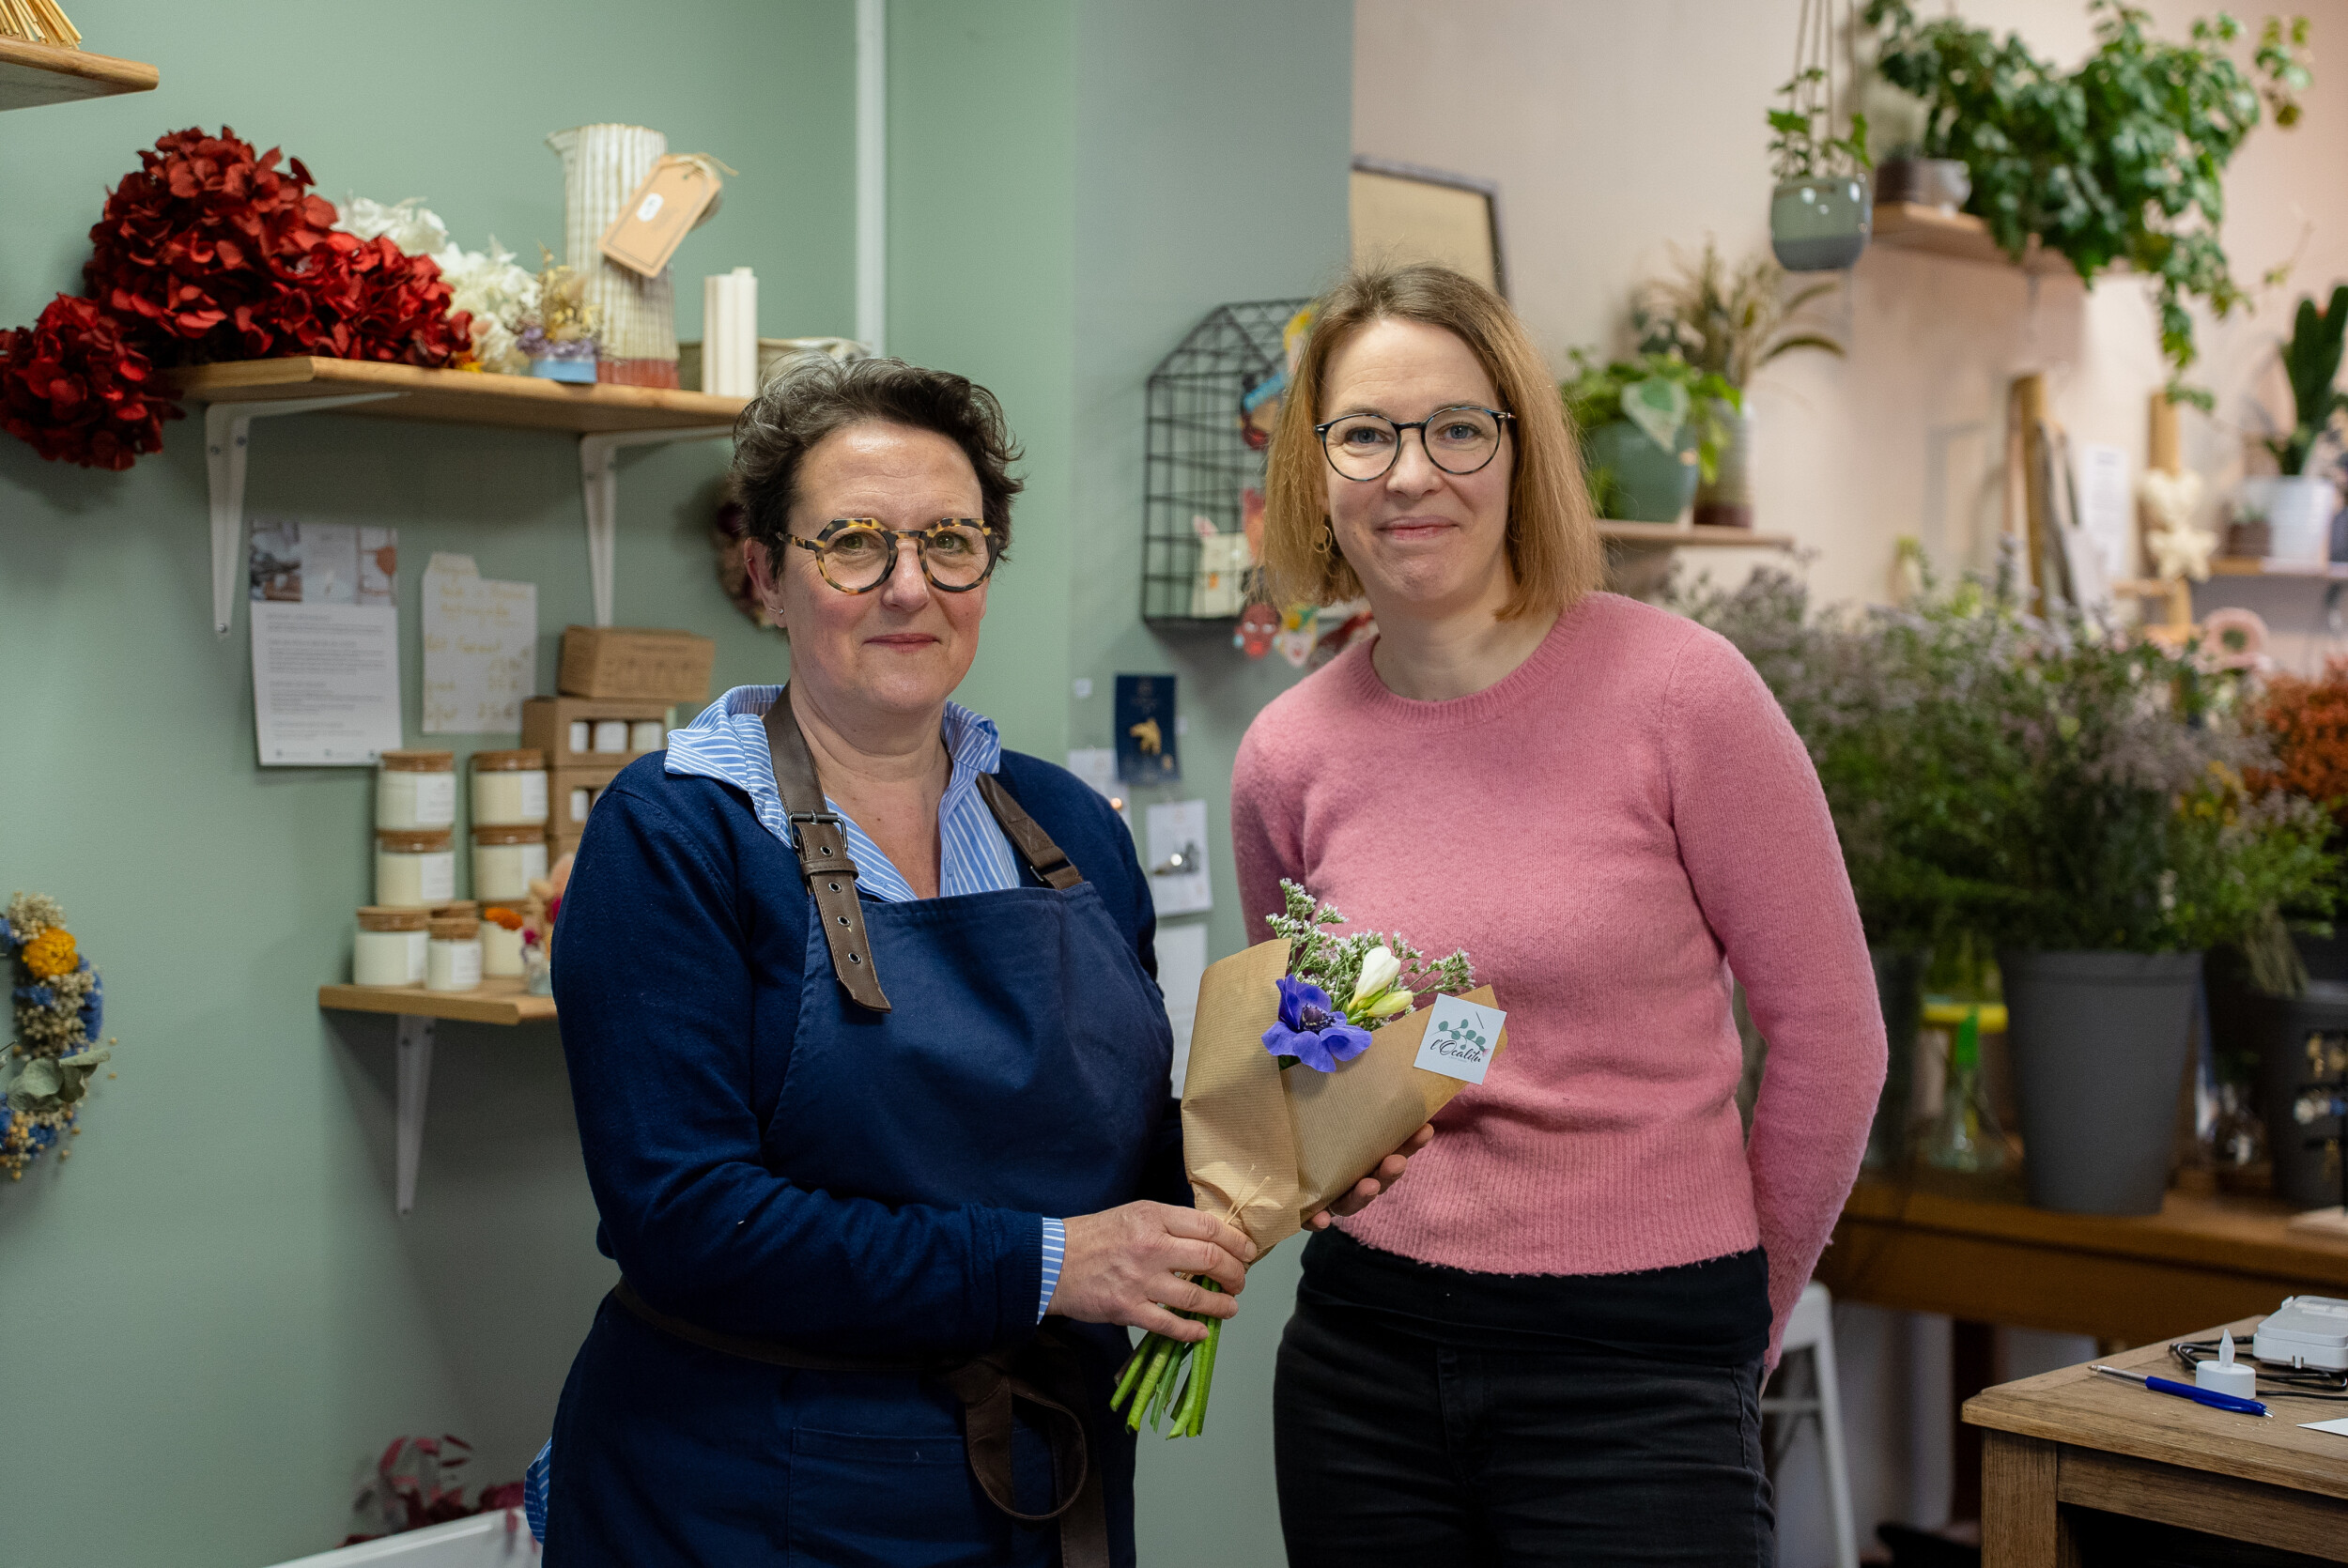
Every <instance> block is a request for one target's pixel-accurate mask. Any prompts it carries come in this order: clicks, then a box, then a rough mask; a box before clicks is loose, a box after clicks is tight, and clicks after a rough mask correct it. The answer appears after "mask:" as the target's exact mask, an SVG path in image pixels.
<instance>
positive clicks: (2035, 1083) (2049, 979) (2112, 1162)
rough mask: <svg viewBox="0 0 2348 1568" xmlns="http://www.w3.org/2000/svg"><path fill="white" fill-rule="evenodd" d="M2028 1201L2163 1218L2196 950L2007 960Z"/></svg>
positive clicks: (2025, 955)
mask: <svg viewBox="0 0 2348 1568" xmlns="http://www.w3.org/2000/svg"><path fill="white" fill-rule="evenodd" d="M1998 967H1999V969H2000V971H2001V972H2002V973H2003V975H2004V977H2005V1003H2006V1009H2007V1013H2008V1016H2009V1018H2010V1020H2011V1023H2010V1028H2009V1033H2008V1035H2007V1041H2008V1043H2009V1045H2010V1046H2011V1047H2012V1049H2013V1052H2014V1078H2015V1088H2016V1097H2017V1098H2018V1099H2020V1100H2021V1110H2022V1145H2023V1146H2022V1153H2023V1159H2024V1163H2025V1169H2026V1171H2027V1174H2028V1176H2029V1179H2030V1201H2031V1203H2033V1204H2036V1205H2037V1206H2038V1207H2041V1208H2054V1209H2062V1210H2063V1211H2065V1212H2067V1213H2072V1214H2156V1213H2158V1212H2159V1211H2160V1203H2161V1195H2162V1194H2163V1193H2164V1192H2166V1191H2168V1188H2169V1164H2170V1149H2171V1146H2172V1145H2173V1143H2174V1141H2175V1128H2176V1115H2177V1086H2178V1084H2180V1083H2182V1082H2183V1081H2184V1076H2185V1059H2186V1045H2187V1044H2188V1042H2189V1039H2190V1035H2191V1025H2192V1017H2193V992H2194V988H2195V987H2196V986H2197V985H2199V984H2200V983H2201V954H2199V953H2037V952H2022V951H2007V952H2001V953H2000V954H1999V955H1998Z"/></svg>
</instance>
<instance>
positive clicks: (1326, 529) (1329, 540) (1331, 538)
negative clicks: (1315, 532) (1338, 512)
mask: <svg viewBox="0 0 2348 1568" xmlns="http://www.w3.org/2000/svg"><path fill="white" fill-rule="evenodd" d="M1336 542H1337V526H1336V524H1335V523H1333V522H1331V521H1330V520H1329V519H1328V518H1326V517H1323V518H1321V534H1320V536H1319V537H1318V538H1316V539H1315V540H1314V541H1313V554H1315V555H1327V554H1328V553H1329V551H1330V548H1331V546H1335V545H1336Z"/></svg>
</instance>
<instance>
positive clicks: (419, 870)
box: [375, 827, 456, 909]
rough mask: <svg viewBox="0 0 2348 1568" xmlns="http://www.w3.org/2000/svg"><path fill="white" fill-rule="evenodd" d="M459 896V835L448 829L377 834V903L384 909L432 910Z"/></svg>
mask: <svg viewBox="0 0 2348 1568" xmlns="http://www.w3.org/2000/svg"><path fill="white" fill-rule="evenodd" d="M455 897H456V835H455V834H453V833H451V832H450V831H449V830H448V829H447V828H444V827H442V828H418V829H415V830H413V831H403V830H399V829H394V828H382V829H378V831H377V833H376V835H375V901H376V903H377V905H378V906H379V907H381V908H385V909H430V908H431V907H432V906H433V905H434V904H439V903H446V902H447V901H448V900H449V899H453V898H455Z"/></svg>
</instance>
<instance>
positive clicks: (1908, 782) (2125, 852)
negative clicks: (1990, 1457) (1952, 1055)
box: [1706, 561, 2339, 1213]
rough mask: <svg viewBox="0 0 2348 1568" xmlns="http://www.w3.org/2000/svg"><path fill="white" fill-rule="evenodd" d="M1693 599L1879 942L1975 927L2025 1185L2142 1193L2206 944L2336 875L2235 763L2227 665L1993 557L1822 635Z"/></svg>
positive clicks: (2224, 942)
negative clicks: (2047, 604)
mask: <svg viewBox="0 0 2348 1568" xmlns="http://www.w3.org/2000/svg"><path fill="white" fill-rule="evenodd" d="M1745 593H1746V599H1747V601H1748V604H1750V603H1751V602H1752V601H1753V598H1754V595H1753V592H1752V591H1751V590H1750V589H1749V590H1747V591H1745ZM1706 618H1707V620H1709V621H1711V622H1712V623H1714V624H1715V625H1717V626H1719V627H1720V629H1722V631H1723V632H1724V633H1726V634H1727V635H1729V636H1731V638H1732V640H1736V641H1738V645H1739V646H1740V647H1742V648H1744V649H1746V651H1747V655H1748V657H1751V658H1753V663H1754V666H1755V668H1756V669H1759V670H1760V671H1761V672H1762V675H1763V678H1764V679H1765V680H1767V681H1768V682H1769V684H1770V686H1771V689H1772V690H1773V691H1776V692H1777V693H1778V696H1779V700H1780V701H1781V702H1782V703H1784V706H1785V710H1786V714H1787V716H1788V717H1789V719H1791V721H1792V722H1793V724H1794V727H1795V729H1796V731H1797V732H1798V733H1800V735H1801V736H1802V738H1803V740H1804V742H1805V743H1806V744H1807V745H1808V746H1809V748H1810V751H1811V755H1812V757H1813V760H1814V761H1815V763H1816V765H1817V768H1818V776H1819V781H1820V783H1821V784H1822V785H1823V786H1824V787H1825V790H1826V793H1827V799H1828V804H1829V806H1830V807H1831V809H1832V810H1833V812H1834V818H1835V824H1836V827H1837V829H1838V830H1839V832H1840V833H1841V836H1842V839H1843V845H1844V853H1845V856H1846V864H1847V866H1848V868H1849V869H1850V874H1851V884H1852V889H1853V891H1854V893H1855V894H1856V895H1857V896H1858V899H1859V902H1860V911H1861V918H1862V919H1863V920H1865V921H1866V923H1867V929H1868V935H1869V940H1870V942H1871V943H1872V944H1874V945H1876V946H1877V949H1878V953H1879V954H1880V953H1883V952H1887V951H1889V952H1896V951H1899V950H1901V949H1903V948H1905V949H1907V950H1910V951H1912V950H1914V949H1916V948H1918V947H1921V946H1923V945H1939V944H1942V943H1948V942H1952V941H1953V940H1954V938H1956V937H1957V936H1958V935H1960V934H1963V933H1974V934H1976V935H1978V936H1979V937H1981V938H1983V939H1985V940H1987V941H1988V942H1990V943H1992V944H1994V945H1995V947H1996V949H1997V952H1998V967H1999V971H2000V979H2001V981H2002V986H2003V993H2004V997H2005V1002H2006V1006H2007V1007H2008V1010H2009V1014H2010V1018H2011V1025H2010V1034H2009V1037H2008V1038H2009V1043H2010V1047H2011V1050H2012V1053H2013V1057H2014V1064H2015V1070H2016V1089H2017V1093H2018V1098H2019V1100H2020V1110H2021V1118H2022V1130H2023V1134H2024V1142H2025V1156H2026V1163H2027V1170H2028V1177H2029V1182H2030V1191H2031V1201H2032V1202H2034V1203H2037V1204H2039V1205H2041V1206H2042V1207H2048V1208H2058V1209H2066V1210H2072V1211H2078V1212H2089V1213H2145V1212H2151V1211H2154V1210H2156V1209H2157V1208H2158V1207H2160V1202H2161V1194H2162V1192H2163V1191H2164V1189H2165V1188H2166V1186H2167V1178H2168V1174H2169V1153H2170V1144H2171V1130H2172V1124H2173V1116H2174V1110H2175V1104H2176V1096H2177V1088H2178V1084H2179V1083H2180V1081H2181V1079H2182V1075H2183V1073H2184V1069H2185V1064H2186V1045H2187V1041H2188V1038H2189V1034H2190V1029H2189V1023H2190V1020H2191V1017H2192V1012H2193V998H2194V995H2195V988H2196V986H2197V984H2198V982H2199V980H2200V976H2201V957H2202V954H2203V952H2204V951H2206V950H2207V949H2209V948H2211V947H2213V946H2227V947H2231V948H2234V949H2247V950H2248V951H2251V952H2252V953H2254V954H2263V955H2267V956H2266V957H2264V958H2262V960H2261V961H2262V962H2271V961H2273V959H2272V955H2273V954H2274V952H2275V949H2276V946H2277V945H2278V943H2280V944H2282V945H2284V946H2285V947H2286V948H2287V946H2288V938H2287V935H2286V934H2285V932H2284V930H2283V926H2282V919H2281V912H2282V911H2284V910H2292V911H2297V912H2303V913H2313V914H2316V915H2322V914H2324V913H2327V912H2328V910H2329V908H2330V904H2331V900H2332V898H2333V889H2334V887H2335V885H2336V881H2337V876H2338V868H2339V861H2338V859H2337V858H2336V857H2335V856H2334V855H2332V854H2331V853H2330V852H2329V850H2328V849H2327V847H2326V842H2327V839H2328V837H2329V835H2330V832H2331V824H2330V823H2329V822H2328V821H2326V820H2325V817H2324V814H2323V812H2322V811H2321V810H2320V809H2319V808H2317V807H2315V806H2314V805H2313V804H2312V803H2311V802H2309V801H2307V800H2305V799H2300V798H2294V797H2289V796H2287V795H2285V794H2282V793H2280V792H2271V791H2270V792H2265V793H2263V794H2262V793H2259V792H2255V791H2253V790H2251V789H2249V788H2248V787H2246V785H2245V783H2244V777H2245V776H2244V774H2243V773H2242V772H2241V771H2240V770H2242V769H2243V768H2245V767H2248V766H2254V765H2256V764H2257V763H2258V762H2260V761H2262V760H2263V759H2266V758H2268V757H2270V756H2271V752H2270V751H2269V749H2268V748H2267V746H2266V745H2265V743H2264V742H2263V739H2262V738H2261V736H2260V735H2259V734H2257V733H2256V732H2255V730H2254V727H2253V726H2252V724H2251V723H2250V722H2249V721H2248V717H2247V715H2246V712H2245V709H2244V705H2243V704H2242V702H2241V701H2240V690H2239V680H2240V678H2239V677H2238V676H2236V675H2233V674H2231V673H2223V672H2217V671H2214V670H2213V669H2205V668H2204V663H2205V661H2204V659H2203V656H2202V653H2201V650H2200V649H2198V648H2196V647H2188V648H2186V650H2184V651H2182V652H2177V653H2171V652H2168V651H2165V650H2163V649H2162V648H2160V647H2158V646H2157V645H2155V644H2152V643H2148V642H2124V641H2121V640H2119V639H2116V638H2114V637H2112V636H2111V635H2110V634H2109V633H2107V632H2106V631H2104V630H2103V629H2102V628H2100V627H2099V626H2096V625H2094V624H2093V623H2088V622H2086V621H2084V620H2081V619H2078V618H2072V619H2069V620H2066V621H2062V622H2057V623H2049V622H2045V621H2041V620H2038V619H2036V618H2034V617H2031V616H2030V615H2027V614H2025V613H2024V612H2023V610H2022V608H2021V607H2020V602H2019V599H2018V597H2017V595H2016V592H2015V591H2014V589H2013V586H2012V574H2011V563H2010V561H2009V563H2008V566H2007V567H2006V568H2005V569H2004V570H2002V571H2001V572H2000V576H1998V577H1997V578H1996V579H1994V580H1992V581H1989V582H1967V583H1965V584H1962V585H1960V586H1958V587H1957V588H1956V589H1954V590H1953V591H1949V592H1940V591H1938V590H1935V589H1933V588H1931V587H1930V585H1929V582H1928V581H1927V587H1926V592H1925V593H1924V594H1923V596H1922V597H1921V598H1920V599H1919V600H1917V601H1916V602H1915V603H1914V604H1911V605H1910V606H1908V607H1906V608H1905V609H1901V610H1896V611H1878V612H1874V613H1871V614H1869V615H1867V616H1864V617H1859V618H1855V619H1854V618H1849V617H1846V618H1844V619H1842V620H1841V621H1840V622H1839V623H1835V622H1831V621H1830V622H1829V623H1828V626H1829V632H1828V635H1826V636H1825V637H1823V638H1819V637H1815V636H1813V637H1810V638H1807V639H1794V638H1790V637H1789V636H1788V634H1787V633H1786V632H1785V630H1784V626H1785V624H1786V619H1785V617H1784V614H1783V613H1781V614H1779V615H1778V616H1777V618H1776V619H1775V621H1774V622H1772V621H1770V620H1769V618H1767V617H1755V616H1753V615H1751V614H1746V615H1745V617H1744V620H1745V623H1746V625H1747V627H1748V628H1750V627H1753V626H1755V625H1757V626H1758V627H1759V630H1758V632H1756V631H1754V630H1752V629H1747V630H1743V631H1741V632H1740V631H1738V630H1733V629H1732V628H1731V626H1730V625H1729V624H1724V623H1722V617H1721V616H1720V615H1719V614H1718V613H1713V614H1709V615H1707V617H1706ZM1772 626H1774V627H1775V630H1772V629H1771V628H1772ZM1772 637H1774V638H1776V639H1777V643H1778V646H1776V647H1773V646H1772V644H1771V641H1770V638H1772ZM1781 650H1782V651H1781ZM2284 961H2286V962H2287V961H2288V960H2284ZM1878 972H1879V973H1880V972H1881V966H1880V965H1879V968H1878ZM1888 1006H1889V1005H1888V1004H1887V1019H1888V1018H1889V1017H1890V1014H1889V1011H1888Z"/></svg>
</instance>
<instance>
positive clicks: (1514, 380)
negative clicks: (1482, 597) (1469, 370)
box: [1263, 264, 1604, 621]
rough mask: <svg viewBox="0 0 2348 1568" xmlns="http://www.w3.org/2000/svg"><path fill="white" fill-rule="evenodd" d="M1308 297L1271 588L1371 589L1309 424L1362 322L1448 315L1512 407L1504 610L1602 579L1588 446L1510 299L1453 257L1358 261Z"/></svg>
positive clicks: (1277, 479) (1561, 604)
mask: <svg viewBox="0 0 2348 1568" xmlns="http://www.w3.org/2000/svg"><path fill="white" fill-rule="evenodd" d="M1313 311H1314V314H1313V327H1312V336H1311V337H1310V338H1309V339H1308V340H1307V341H1306V343H1305V352H1304V354H1303V356H1302V357H1301V358H1300V359H1299V360H1298V361H1297V366H1296V374H1295V375H1294V376H1293V377H1290V383H1289V389H1288V394H1287V396H1286V398H1285V399H1284V400H1283V402H1282V406H1281V409H1280V423H1279V424H1278V425H1277V427H1276V428H1275V429H1274V432H1273V437H1272V450H1271V453H1270V455H1269V457H1268V458H1267V460H1266V465H1265V467H1266V475H1265V484H1264V538H1263V546H1264V547H1263V554H1264V559H1263V592H1264V593H1265V595H1266V596H1267V597H1268V598H1270V599H1271V601H1272V602H1273V603H1274V604H1295V603H1298V602H1300V601H1303V602H1306V603H1311V604H1316V605H1330V604H1336V603H1337V602H1338V601H1340V600H1344V599H1351V598H1354V597H1356V596H1358V595H1359V594H1360V593H1361V592H1362V583H1361V578H1360V577H1358V576H1355V575H1354V572H1353V568H1352V565H1350V564H1349V563H1348V562H1347V561H1346V559H1345V556H1344V554H1343V552H1342V551H1340V550H1339V549H1338V548H1337V546H1336V536H1335V532H1334V530H1332V529H1331V527H1330V522H1329V488H1328V487H1329V479H1330V474H1331V469H1330V468H1329V463H1328V459H1327V457H1326V456H1325V455H1324V454H1323V453H1322V452H1321V437H1320V436H1319V435H1318V434H1317V433H1316V432H1315V430H1314V428H1313V427H1314V425H1316V424H1318V423H1321V420H1322V419H1324V418H1325V417H1327V416H1326V415H1325V414H1324V413H1323V412H1322V411H1321V398H1322V390H1323V386H1324V384H1325V381H1326V378H1327V376H1328V368H1329V361H1331V360H1333V359H1335V358H1336V354H1337V350H1339V349H1340V348H1342V347H1344V346H1346V344H1348V343H1349V342H1351V341H1352V338H1353V336H1354V335H1355V334H1356V333H1358V332H1359V331H1362V329H1363V328H1365V327H1367V326H1369V325H1370V324H1372V323H1373V322H1378V321H1387V320H1394V321H1419V322H1424V323H1426V324H1427V325H1428V326H1429V327H1440V328H1442V329H1443V330H1444V331H1447V332H1449V333H1451V334H1452V335H1453V336H1454V337H1457V338H1458V339H1459V340H1460V342H1462V343H1464V344H1466V345H1467V346H1468V349H1469V351H1470V352H1471V353H1473V354H1474V355H1475V358H1476V361H1477V362H1478V363H1480V364H1481V365H1482V366H1483V367H1484V373H1485V374H1486V375H1487V376H1489V377H1491V382H1492V386H1493V387H1494V388H1495V389H1496V390H1497V391H1498V392H1499V394H1500V402H1501V404H1502V406H1503V408H1504V410H1505V411H1506V412H1507V413H1509V414H1512V415H1514V416H1515V418H1513V419H1512V420H1510V421H1509V422H1508V428H1509V430H1510V432H1511V435H1510V439H1511V440H1512V441H1513V442H1514V443H1515V445H1514V450H1513V452H1512V453H1511V454H1510V455H1511V456H1512V457H1513V459H1514V462H1515V469H1514V471H1513V472H1512V474H1511V476H1510V479H1509V483H1508V533H1507V550H1508V571H1509V576H1510V577H1511V578H1512V580H1513V581H1514V583H1515V585H1516V587H1515V592H1512V593H1511V594H1510V595H1509V596H1508V602H1507V603H1506V605H1505V606H1503V607H1502V608H1501V611H1500V617H1501V619H1502V620H1504V621H1506V620H1513V619H1515V618H1517V617H1519V616H1523V615H1533V614H1546V613H1549V612H1551V611H1554V610H1563V609H1566V608H1568V607H1570V606H1571V605H1572V604H1573V603H1574V602H1575V601H1576V600H1577V599H1579V598H1581V597H1582V595H1583V594H1584V593H1586V592H1590V591H1591V590H1593V589H1595V588H1597V587H1598V585H1599V579H1600V576H1601V574H1602V572H1603V569H1604V562H1603V555H1602V550H1601V546H1599V538H1598V524H1597V522H1596V520H1595V519H1594V518H1593V516H1592V515H1591V510H1590V497H1589V490H1588V487H1587V486H1586V485H1585V484H1583V478H1582V453H1581V449H1580V447H1579V446H1578V445H1577V444H1576V442H1575V440H1574V438H1573V433H1572V431H1571V430H1570V429H1569V428H1568V425H1567V423H1566V415H1565V405H1564V403H1563V401H1562V400H1561V399H1560V398H1559V396H1558V394H1557V388H1556V384H1555V383H1554V382H1553V381H1552V380H1551V378H1550V375H1549V368H1548V366H1546V365H1545V364H1543V363H1542V362H1541V357H1540V354H1539V353H1538V351H1537V350H1536V349H1535V348H1534V346H1533V340H1532V338H1531V336H1530V335H1529V334H1528V333H1527V332H1526V331H1525V330H1524V323H1523V322H1522V321H1520V320H1518V319H1517V315H1516V312H1514V311H1512V310H1510V309H1509V308H1508V304H1507V301H1506V300H1503V299H1501V298H1500V296H1499V295H1497V294H1494V293H1493V292H1492V291H1491V289H1489V288H1486V287H1485V286H1484V285H1483V284H1479V283H1477V282H1475V280H1474V279H1473V278H1467V277H1463V276H1461V275H1460V273H1458V272H1455V271H1453V270H1451V269H1449V268H1447V267H1435V266H1429V265H1424V264H1422V265H1414V266H1409V267H1389V268H1373V269H1365V270H1359V271H1356V272H1354V273H1353V274H1352V276H1350V277H1348V278H1347V279H1346V280H1345V282H1343V283H1341V284H1338V285H1337V286H1336V288H1334V289H1332V290H1330V291H1329V293H1327V294H1326V295H1324V296H1322V297H1321V299H1320V300H1317V301H1315V304H1314V307H1313Z"/></svg>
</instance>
